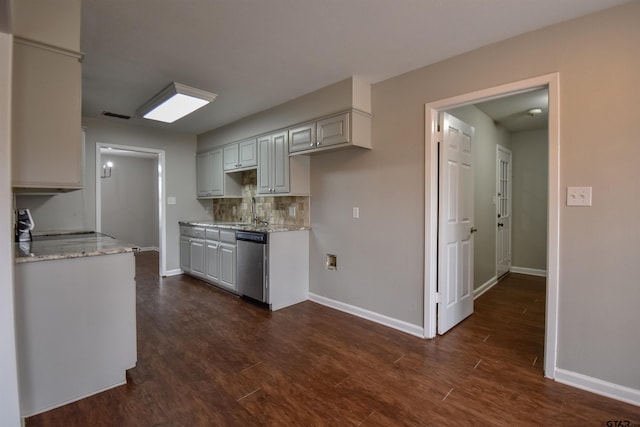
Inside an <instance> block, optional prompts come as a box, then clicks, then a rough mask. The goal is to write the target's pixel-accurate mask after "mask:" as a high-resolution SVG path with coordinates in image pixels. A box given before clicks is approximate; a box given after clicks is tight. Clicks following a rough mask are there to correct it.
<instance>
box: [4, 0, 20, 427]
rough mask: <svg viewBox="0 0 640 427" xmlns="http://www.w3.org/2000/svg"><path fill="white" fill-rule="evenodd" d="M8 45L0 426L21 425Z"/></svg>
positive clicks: (8, 42)
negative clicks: (15, 321) (15, 307)
mask: <svg viewBox="0 0 640 427" xmlns="http://www.w3.org/2000/svg"><path fill="white" fill-rule="evenodd" d="M0 6H2V5H0ZM0 11H4V8H3V7H0ZM12 45H13V38H12V37H11V36H10V35H8V34H5V33H1V32H0V396H2V397H1V398H0V425H3V426H16V427H17V426H19V425H21V418H20V403H19V399H18V377H17V365H16V340H15V323H14V312H13V301H14V292H13V233H12V230H13V214H12V209H13V196H12V192H11V162H10V159H11V62H12V61H11V57H12V56H11V50H12Z"/></svg>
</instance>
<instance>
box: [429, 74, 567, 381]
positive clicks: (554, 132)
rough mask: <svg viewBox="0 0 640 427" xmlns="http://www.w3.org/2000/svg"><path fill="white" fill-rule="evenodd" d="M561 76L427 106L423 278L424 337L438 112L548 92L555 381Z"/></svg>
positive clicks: (549, 326) (432, 253) (433, 238)
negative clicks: (540, 90)
mask: <svg viewBox="0 0 640 427" xmlns="http://www.w3.org/2000/svg"><path fill="white" fill-rule="evenodd" d="M559 82H560V75H559V73H552V74H547V75H544V76H539V77H533V78H530V79H526V80H521V81H517V82H513V83H508V84H505V85H501V86H496V87H492V88H488V89H483V90H479V91H476V92H471V93H467V94H463V95H459V96H454V97H451V98H447V99H443V100H439V101H434V102H431V103H428V104H425V243H424V244H425V275H424V290H425V291H424V334H425V337H427V338H432V337H434V336H435V332H436V290H437V277H436V269H437V265H438V255H437V253H438V252H437V235H438V234H437V231H438V220H437V218H438V192H437V187H436V186H437V182H438V181H437V180H438V172H437V170H438V151H437V150H438V147H437V141H438V134H437V132H436V130H437V123H438V112H439V111H444V110H447V109H451V108H455V107H460V106H463V105H468V104H474V103H477V102H481V101H486V100H489V99H497V98H502V97H505V96H510V95H514V94H517V93H522V92H527V91H530V90H533V89H538V88H543V87H547V88H548V90H549V160H548V161H549V184H548V186H549V187H548V195H547V197H548V201H549V203H548V209H549V211H548V228H547V301H546V319H545V345H544V360H545V362H544V373H545V376H547V377H549V378H553V376H554V375H555V371H556V369H555V368H556V361H557V354H558V350H557V344H558V343H557V339H558V294H559V292H558V281H559V274H560V273H559V271H560V265H559V242H560V237H559V236H560V198H559V197H560V108H559V102H560V90H559V84H560V83H559Z"/></svg>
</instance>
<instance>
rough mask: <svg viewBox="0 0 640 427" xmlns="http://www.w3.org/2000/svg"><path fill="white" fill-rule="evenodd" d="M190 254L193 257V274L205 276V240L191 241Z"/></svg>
mask: <svg viewBox="0 0 640 427" xmlns="http://www.w3.org/2000/svg"><path fill="white" fill-rule="evenodd" d="M189 254H190V257H191V274H193V275H197V276H204V269H205V266H204V240H200V239H198V240H196V239H191V242H190V245H189Z"/></svg>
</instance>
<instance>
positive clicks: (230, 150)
mask: <svg viewBox="0 0 640 427" xmlns="http://www.w3.org/2000/svg"><path fill="white" fill-rule="evenodd" d="M223 157H224V170H226V171H228V170H233V169H238V168H239V167H240V162H239V161H238V144H237V143H235V144H230V145H226V146H225V147H224V154H223Z"/></svg>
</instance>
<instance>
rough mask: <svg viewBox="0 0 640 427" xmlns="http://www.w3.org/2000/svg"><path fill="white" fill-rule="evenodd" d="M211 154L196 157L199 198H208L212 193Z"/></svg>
mask: <svg viewBox="0 0 640 427" xmlns="http://www.w3.org/2000/svg"><path fill="white" fill-rule="evenodd" d="M209 158H210V157H209V153H202V154H198V155H197V156H196V194H197V195H198V197H207V196H209V195H210V194H209V193H210V192H211V186H210V185H209V169H210V165H209Z"/></svg>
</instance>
